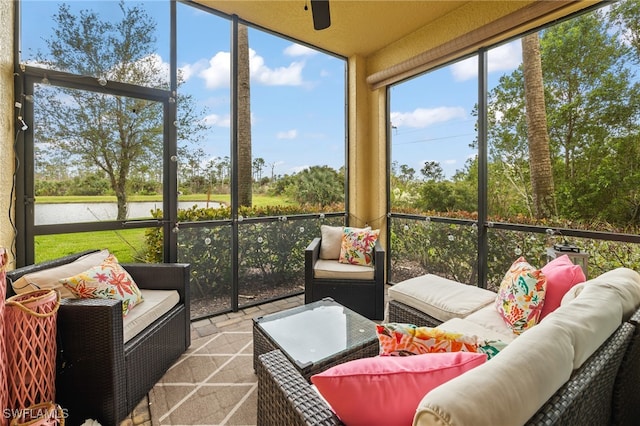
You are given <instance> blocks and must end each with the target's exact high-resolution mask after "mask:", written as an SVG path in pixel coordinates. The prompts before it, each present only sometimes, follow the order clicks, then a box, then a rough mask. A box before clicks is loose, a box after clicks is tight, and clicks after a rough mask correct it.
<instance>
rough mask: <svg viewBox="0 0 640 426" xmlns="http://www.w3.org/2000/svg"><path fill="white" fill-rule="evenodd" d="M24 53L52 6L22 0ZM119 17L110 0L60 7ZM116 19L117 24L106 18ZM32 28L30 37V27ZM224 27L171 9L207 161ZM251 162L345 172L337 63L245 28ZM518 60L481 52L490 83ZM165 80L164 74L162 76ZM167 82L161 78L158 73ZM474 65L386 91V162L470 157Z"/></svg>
mask: <svg viewBox="0 0 640 426" xmlns="http://www.w3.org/2000/svg"><path fill="white" fill-rule="evenodd" d="M23 3H24V4H23V23H24V24H23V25H24V28H23V32H22V38H23V52H25V54H26V55H27V57H28V55H29V52H30V51H31V50H30V49H36V48H38V47H42V46H44V44H43V42H42V40H43V39H44V38H47V37H48V36H49V34H51V28H52V26H53V23H52V20H51V18H50V16H51V15H52V14H54V13H55V12H56V11H57V8H58V3H59V1H34V0H24V1H23ZM67 3H69V4H70V5H71V9H72V11H78V10H80V9H92V10H94V11H97V12H98V13H100V14H101V15H102V16H114V17H119V16H120V13H119V9H118V6H117V2H115V1H111V0H101V1H96V0H93V1H79V0H74V1H70V2H67ZM146 6H147V10H148V13H149V14H150V15H151V16H152V17H154V18H155V19H156V21H157V23H158V29H159V31H158V34H157V40H158V48H157V51H158V57H157V58H155V59H156V60H157V61H158V62H160V63H161V64H162V65H163V67H164V68H165V69H167V70H168V51H169V34H168V18H167V13H168V3H167V2H165V1H152V2H147V3H146ZM114 19H116V18H114ZM34 28H36V29H37V31H34V30H33V29H34ZM229 28H230V27H229V22H228V21H226V20H225V19H222V18H220V17H218V16H215V15H211V14H208V13H205V12H203V11H200V10H198V9H195V8H192V7H189V6H187V5H183V4H180V3H178V67H179V68H180V69H181V70H182V72H183V75H184V77H185V83H184V84H183V85H182V86H181V90H182V91H184V92H185V93H189V94H190V95H191V96H192V97H193V98H194V101H195V102H197V103H198V104H199V105H201V106H203V107H205V108H206V116H205V118H204V120H205V123H207V125H208V126H209V129H210V130H209V132H208V133H207V136H206V138H205V140H204V141H203V144H202V148H203V149H204V150H205V152H206V154H207V158H213V157H225V156H229V132H230V114H229V108H230V107H229V105H230V99H229V50H230V48H229V46H230V41H229V40H230V29H229ZM249 44H250V49H251V50H250V61H251V67H250V68H251V99H252V105H251V108H252V142H253V156H254V158H256V157H261V158H263V159H264V160H265V162H266V164H267V167H266V170H264V171H263V176H269V175H270V174H271V172H272V171H273V173H275V174H276V175H283V174H291V173H295V172H297V171H299V170H301V169H303V168H305V167H308V166H312V165H329V166H331V167H334V168H336V169H337V168H339V167H341V166H343V165H344V143H345V129H344V123H345V109H344V101H345V85H344V84H345V83H344V78H345V64H344V62H343V61H342V60H341V59H338V58H336V57H333V56H331V55H327V54H324V53H321V52H318V51H315V50H313V49H309V48H307V47H304V46H301V45H298V44H295V43H294V42H292V41H290V40H286V39H282V38H280V37H276V36H273V35H270V34H268V33H264V32H262V31H259V30H255V29H250V31H249ZM520 62H521V53H520V43H519V42H515V43H510V44H508V45H505V46H501V47H498V48H496V49H494V50H492V51H491V52H490V54H489V71H490V86H491V84H495V82H496V81H497V79H498V78H499V76H500V75H502V74H504V73H510V72H511V71H512V70H513V69H515V68H516V67H517V66H518V65H519V64H520ZM167 73H168V71H167ZM167 75H168V74H167ZM477 92H478V90H477V62H476V61H475V59H468V60H465V61H461V62H458V63H456V64H453V65H450V66H447V67H445V68H441V69H439V70H436V71H434V72H431V73H429V74H426V75H423V76H419V77H416V78H413V79H411V80H409V81H407V82H404V83H402V84H398V85H396V86H394V87H393V88H392V89H391V122H392V125H393V127H394V129H393V132H392V160H394V161H397V162H398V164H406V165H408V166H410V167H412V168H414V169H415V170H416V173H417V175H419V170H420V169H421V168H422V165H423V164H424V162H425V161H437V162H439V163H440V164H441V166H442V167H443V169H444V171H445V174H446V175H447V176H449V177H450V176H452V175H453V174H454V173H455V171H456V170H458V169H461V168H462V167H463V166H464V163H465V161H466V159H467V158H469V157H470V156H473V155H474V154H475V152H474V151H473V150H472V149H471V148H469V144H470V143H471V142H472V141H473V140H474V138H475V130H474V123H475V118H474V117H472V116H471V112H472V109H473V106H474V105H475V102H476V99H477Z"/></svg>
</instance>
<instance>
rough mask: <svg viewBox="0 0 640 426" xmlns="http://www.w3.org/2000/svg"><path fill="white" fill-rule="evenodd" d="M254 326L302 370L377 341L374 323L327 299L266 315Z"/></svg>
mask: <svg viewBox="0 0 640 426" xmlns="http://www.w3.org/2000/svg"><path fill="white" fill-rule="evenodd" d="M256 323H257V326H258V327H260V328H262V330H263V331H264V332H265V333H266V334H267V335H268V336H269V337H270V338H271V339H272V340H273V341H274V342H275V343H276V344H277V345H278V346H279V347H280V348H281V349H282V351H283V352H285V353H286V354H287V355H288V356H289V358H290V359H291V360H292V361H294V362H296V363H297V364H298V367H299V368H301V369H303V368H305V367H306V366H308V365H311V364H317V363H319V362H321V361H322V360H324V359H326V358H332V357H333V356H335V355H336V354H339V353H341V352H344V351H348V350H351V349H353V348H355V347H360V346H362V345H363V344H365V343H368V342H370V341H371V339H377V336H376V329H375V323H374V322H373V321H371V320H369V319H367V318H365V317H363V316H362V315H360V314H358V313H356V312H354V311H352V310H350V309H348V308H346V307H344V306H342V305H340V304H338V303H336V302H334V301H333V300H330V299H324V300H320V301H317V302H313V303H310V304H308V305H304V306H300V307H297V308H293V309H290V310H287V311H283V312H279V313H275V314H271V315H266V316H264V317H261V318H258V319H257V320H256Z"/></svg>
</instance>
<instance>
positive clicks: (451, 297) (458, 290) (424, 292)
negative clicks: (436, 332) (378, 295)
mask: <svg viewBox="0 0 640 426" xmlns="http://www.w3.org/2000/svg"><path fill="white" fill-rule="evenodd" d="M389 299H390V300H396V301H398V302H401V303H404V304H405V305H408V306H411V307H412V308H415V309H418V310H419V311H422V312H424V313H425V314H427V315H430V316H432V317H434V318H437V319H439V320H440V321H443V322H444V321H447V320H450V319H451V318H465V317H466V316H468V315H470V314H471V313H473V312H475V311H477V310H478V309H480V308H482V307H483V306H487V305H488V304H489V303H492V302H493V301H494V300H495V299H496V294H495V293H494V292H492V291H489V290H486V289H483V288H479V287H476V286H471V285H466V284H462V283H459V282H457V281H453V280H449V279H446V278H442V277H439V276H437V275H433V274H427V275H422V276H420V277H415V278H411V279H408V280H405V281H402V282H399V283H398V284H395V285H393V286H391V287H390V288H389Z"/></svg>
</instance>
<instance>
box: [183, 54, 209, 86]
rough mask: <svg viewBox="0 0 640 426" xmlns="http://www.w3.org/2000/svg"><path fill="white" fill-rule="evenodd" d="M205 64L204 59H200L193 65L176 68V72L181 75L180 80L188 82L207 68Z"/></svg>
mask: <svg viewBox="0 0 640 426" xmlns="http://www.w3.org/2000/svg"><path fill="white" fill-rule="evenodd" d="M207 63H208V62H207V61H206V60H205V59H201V60H199V61H198V62H196V63H194V64H187V65H185V66H183V67H180V68H178V72H179V73H181V74H182V79H183V80H184V81H188V80H189V79H190V78H191V77H193V76H197V75H198V74H200V72H202V70H203V69H205V68H206V67H207Z"/></svg>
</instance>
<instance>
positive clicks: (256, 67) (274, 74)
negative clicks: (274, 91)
mask: <svg viewBox="0 0 640 426" xmlns="http://www.w3.org/2000/svg"><path fill="white" fill-rule="evenodd" d="M303 68H304V62H291V64H289V66H288V67H278V68H274V69H271V68H269V67H268V66H266V65H265V63H264V58H263V57H262V56H260V55H258V54H257V53H256V52H255V50H253V49H249V69H250V70H251V78H252V79H254V80H256V81H259V82H260V83H262V84H264V85H266V86H300V85H301V84H302V69H303Z"/></svg>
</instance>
